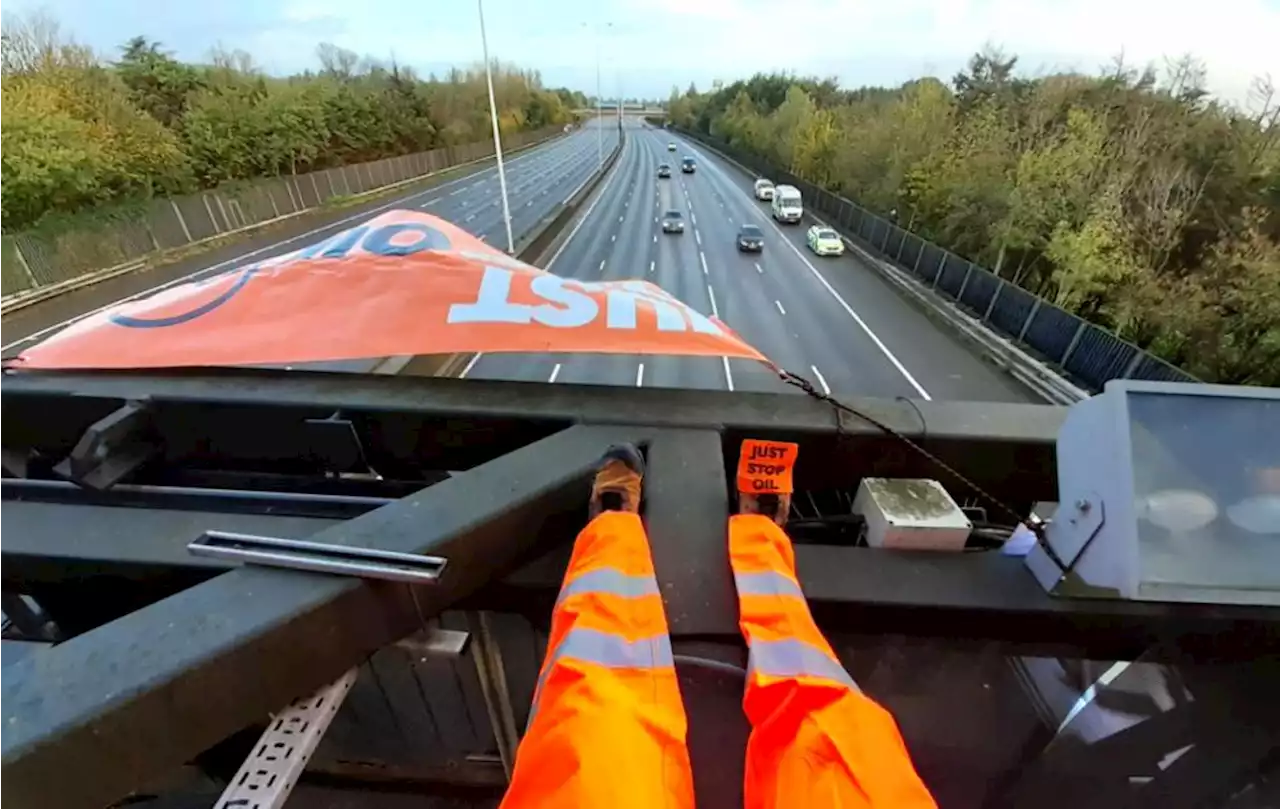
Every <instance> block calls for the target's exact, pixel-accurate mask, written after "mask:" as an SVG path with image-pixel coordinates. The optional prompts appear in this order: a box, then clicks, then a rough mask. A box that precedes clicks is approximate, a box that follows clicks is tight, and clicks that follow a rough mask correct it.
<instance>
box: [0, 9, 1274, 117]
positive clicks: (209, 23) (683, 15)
mask: <svg viewBox="0 0 1280 809" xmlns="http://www.w3.org/2000/svg"><path fill="white" fill-rule="evenodd" d="M37 6H45V7H47V8H48V9H49V10H50V11H51V12H52V13H53V14H54V16H56V17H57V18H58V19H60V20H62V21H63V23H64V25H65V26H67V27H68V28H69V29H72V30H73V32H74V33H75V34H76V35H77V37H79V38H80V39H82V40H84V41H87V42H88V43H89V44H91V45H93V46H95V47H96V48H98V49H100V50H103V51H110V52H114V49H115V47H117V46H118V45H119V43H121V42H123V41H125V40H127V39H128V38H129V37H131V36H134V35H137V34H145V35H147V36H149V37H153V38H157V39H159V40H161V41H162V42H164V43H165V44H166V45H167V46H168V47H170V48H173V49H175V50H177V51H178V53H179V55H180V56H182V57H183V58H187V59H196V58H202V57H203V56H204V54H205V53H207V51H208V49H209V48H210V47H211V46H213V45H215V44H219V43H221V44H222V45H224V46H225V47H229V48H243V49H245V50H248V51H250V52H251V53H252V54H253V55H254V57H255V58H256V59H257V61H258V62H259V63H260V64H262V65H263V66H264V67H266V68H267V69H269V70H272V71H273V72H280V73H284V72H291V71H296V70H301V69H304V68H307V67H314V66H315V64H316V60H315V47H316V45H317V44H319V43H320V42H322V41H331V42H334V43H335V44H338V45H340V46H342V47H345V48H350V49H351V50H355V51H357V52H360V53H362V54H363V53H367V54H370V55H373V56H375V57H380V58H386V57H388V56H391V55H393V54H394V56H395V57H396V58H397V60H399V61H401V62H403V63H406V64H411V65H414V66H415V67H418V68H419V69H423V70H437V71H438V70H440V69H442V68H444V67H446V66H448V65H466V64H471V63H474V62H476V61H479V60H480V36H479V25H478V22H477V20H476V13H475V7H474V5H472V4H470V3H465V4H461V5H457V4H449V3H443V2H432V3H423V2H421V0H362V2H359V3H351V2H350V1H349V0H220V2H216V3H195V4H188V3H183V4H176V5H175V4H168V3H162V2H159V0H10V2H9V3H8V4H7V5H6V11H12V10H19V11H21V10H24V9H30V8H32V7H37ZM485 15H486V21H487V24H488V34H489V46H490V53H491V55H493V56H494V57H495V58H501V59H503V60H505V61H510V62H515V63H518V64H520V65H522V66H524V67H529V68H537V69H540V70H541V71H542V73H543V76H544V78H545V80H546V81H547V82H548V83H549V84H560V83H564V84H570V85H572V86H575V87H580V88H582V89H585V90H588V91H590V90H592V89H594V85H595V65H596V47H597V40H596V30H597V27H599V30H600V31H601V34H600V40H599V45H600V52H601V67H602V69H601V79H602V84H603V85H604V88H605V92H606V94H612V93H613V92H614V88H616V87H618V86H621V88H622V89H623V91H624V92H626V93H627V94H629V95H647V96H653V95H663V96H665V95H666V93H667V91H668V90H669V88H670V87H671V86H672V85H673V84H675V85H679V86H681V87H683V86H685V85H686V84H688V83H689V82H690V81H696V82H698V84H699V86H702V87H705V86H707V85H708V84H709V83H710V82H711V81H712V80H713V79H717V78H718V79H723V80H726V81H732V80H733V79H736V78H741V77H745V76H749V75H751V74H752V73H755V72H757V71H760V70H786V71H794V72H796V73H817V74H820V75H835V76H837V77H838V78H839V79H840V80H841V81H842V82H843V83H844V84H846V85H848V86H857V85H862V84H898V83H900V82H902V81H905V80H907V79H909V78H912V77H915V76H919V75H921V74H925V73H931V74H934V75H939V76H942V77H943V78H949V77H950V75H951V74H952V73H954V72H955V71H956V70H958V69H960V68H961V67H963V65H964V63H965V61H966V60H967V59H968V57H969V56H970V55H971V54H972V53H974V52H975V51H977V50H980V49H981V48H982V47H983V46H984V45H986V44H988V43H989V44H994V45H997V46H999V47H1001V48H1003V50H1004V51H1005V52H1006V53H1010V54H1017V55H1018V56H1020V57H1021V59H1020V66H1021V67H1023V68H1024V69H1026V70H1028V71H1031V72H1036V71H1041V70H1050V69H1076V70H1081V71H1085V72H1094V71H1096V70H1097V69H1098V68H1099V67H1100V66H1102V65H1104V64H1107V63H1108V62H1109V61H1110V60H1111V58H1112V57H1114V56H1115V55H1117V54H1119V53H1121V52H1123V53H1124V54H1125V57H1126V60H1127V61H1128V62H1130V63H1131V64H1134V65H1142V64H1145V63H1148V62H1155V63H1157V64H1160V63H1161V62H1162V61H1163V59H1164V58H1165V57H1177V56H1180V55H1182V54H1185V53H1191V54H1194V55H1195V56H1197V57H1198V58H1200V59H1201V60H1203V61H1204V62H1205V64H1206V65H1207V68H1208V81H1209V86H1210V89H1211V90H1213V91H1214V92H1216V93H1218V94H1220V95H1222V96H1224V97H1227V98H1230V99H1232V100H1236V101H1242V100H1243V99H1244V97H1245V95H1246V92H1247V88H1248V85H1249V82H1250V81H1251V80H1252V79H1253V78H1254V77H1255V76H1259V75H1263V74H1267V73H1270V74H1272V75H1273V76H1274V77H1275V78H1276V79H1277V80H1280V48H1276V47H1275V43H1274V39H1275V35H1276V32H1277V31H1280V4H1277V3H1276V2H1275V0H1216V2H1214V3H1213V4H1212V6H1205V5H1199V6H1194V7H1193V6H1190V5H1187V6H1181V7H1180V6H1179V5H1178V4H1176V3H1169V2H1168V0H1160V1H1159V2H1157V0H1072V2H1070V3H1066V2H1062V0H890V1H889V2H885V1H884V0H783V2H777V0H540V2H536V3H531V2H529V0H486V2H485Z"/></svg>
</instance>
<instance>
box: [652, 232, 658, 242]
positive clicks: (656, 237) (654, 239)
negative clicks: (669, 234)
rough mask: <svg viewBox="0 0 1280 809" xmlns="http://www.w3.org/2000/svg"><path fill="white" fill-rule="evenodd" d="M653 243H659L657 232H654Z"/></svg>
mask: <svg viewBox="0 0 1280 809" xmlns="http://www.w3.org/2000/svg"><path fill="white" fill-rule="evenodd" d="M653 243H654V244H657V243H658V234H656V233H655V234H653Z"/></svg>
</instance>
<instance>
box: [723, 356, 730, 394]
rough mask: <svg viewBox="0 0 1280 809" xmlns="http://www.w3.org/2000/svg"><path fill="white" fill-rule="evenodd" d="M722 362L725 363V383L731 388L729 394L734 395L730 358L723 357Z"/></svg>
mask: <svg viewBox="0 0 1280 809" xmlns="http://www.w3.org/2000/svg"><path fill="white" fill-rule="evenodd" d="M720 361H721V362H722V363H724V382H725V384H726V385H728V386H729V392H730V393H733V371H730V370H729V358H728V357H721V358H720Z"/></svg>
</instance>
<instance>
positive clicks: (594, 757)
mask: <svg viewBox="0 0 1280 809" xmlns="http://www.w3.org/2000/svg"><path fill="white" fill-rule="evenodd" d="M729 556H730V561H731V563H732V566H733V572H734V578H735V581H736V583H737V588H738V601H739V607H740V614H741V619H740V626H741V628H742V633H743V635H744V636H745V637H746V640H747V644H748V647H749V663H748V672H747V686H746V693H745V696H744V699H743V707H744V709H745V711H746V714H747V718H748V719H749V720H750V722H751V728H752V730H751V737H750V739H749V740H748V742H747V761H746V783H745V784H744V794H745V798H746V806H747V809H774V807H796V808H797V809H800V807H804V808H806V809H808V807H842V809H844V808H847V807H875V808H876V809H881V807H894V809H897V808H898V807H910V808H911V809H915V807H934V806H935V804H934V801H933V798H932V797H931V796H930V794H929V792H928V790H927V789H926V788H925V786H924V784H923V783H922V782H921V780H920V778H919V776H918V775H917V774H916V772H915V768H914V767H913V766H912V764H911V759H910V757H909V756H908V754H907V750H906V746H905V745H904V744H903V742H902V737H901V735H900V734H899V733H898V728H897V725H896V724H895V722H894V720H893V717H892V716H890V715H889V713H888V712H887V711H885V710H884V709H883V708H882V707H880V706H879V705H878V704H877V703H876V702H874V701H873V700H871V699H870V698H869V697H866V696H864V695H863V694H862V693H861V692H860V691H859V690H858V688H857V686H856V685H855V684H854V682H853V680H852V678H851V677H850V676H849V675H848V673H847V672H846V671H845V670H844V668H843V666H841V664H840V662H839V660H838V659H837V658H836V656H835V653H834V652H833V651H832V649H831V646H830V645H829V644H828V643H827V641H826V639H825V638H824V637H823V636H822V634H821V632H819V631H818V628H817V626H816V625H815V624H814V622H813V618H812V616H811V615H810V614H809V608H808V605H807V604H806V603H805V600H804V596H803V594H802V593H801V591H800V586H799V584H798V583H797V579H796V573H795V559H794V555H793V552H792V549H791V542H790V540H789V539H788V538H787V536H786V534H785V533H783V531H782V529H781V528H779V527H778V526H777V525H776V524H774V523H773V522H772V521H771V520H769V519H768V518H766V517H762V516H759V515H739V516H735V517H731V518H730V520H729ZM547 649H548V650H547V659H546V661H545V662H544V663H543V666H542V672H541V674H540V675H539V678H538V686H537V689H536V691H535V694H534V702H533V711H532V714H531V716H530V720H529V726H528V729H527V732H526V734H525V737H524V740H523V741H522V742H521V744H520V749H519V751H518V752H517V754H516V764H515V771H514V773H513V775H512V780H511V786H510V788H509V789H508V791H507V794H506V797H505V798H504V800H503V804H502V805H503V807H504V809H529V807H601V809H632V807H634V808H635V809H642V808H644V809H648V807H676V808H678V809H686V808H691V807H693V805H694V797H693V774H692V771H691V768H690V764H689V754H688V749H687V747H686V744H685V737H686V730H687V721H686V719H685V713H684V706H683V703H682V702H681V700H680V691H679V688H678V685H677V680H676V672H675V666H674V661H673V659H672V651H671V642H670V638H669V637H668V635H667V623H666V616H665V614H664V612H663V609H662V598H661V595H660V594H659V591H658V585H657V581H656V578H655V576H654V571H653V562H652V559H651V557H650V554H649V544H648V540H647V538H646V536H645V532H644V526H643V524H642V523H641V521H640V518H639V517H638V516H636V515H634V514H627V513H619V512H606V513H604V514H601V515H600V516H599V517H596V518H595V519H594V520H592V521H591V523H590V524H589V525H588V526H587V527H586V528H585V529H584V530H583V532H582V534H581V535H579V537H578V540H577V544H576V545H575V547H574V552H573V557H572V559H571V560H570V562H569V569H568V572H567V573H566V574H565V580H564V585H563V586H562V588H561V592H560V598H559V601H558V602H557V603H556V608H555V613H554V614H553V616H552V622H551V639H550V643H549V644H548V647H547Z"/></svg>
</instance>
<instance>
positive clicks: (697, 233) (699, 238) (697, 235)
mask: <svg viewBox="0 0 1280 809" xmlns="http://www.w3.org/2000/svg"><path fill="white" fill-rule="evenodd" d="M693 238H695V239H697V240H698V246H699V247H701V246H702V234H701V233H699V232H698V231H697V230H695V231H693Z"/></svg>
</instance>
